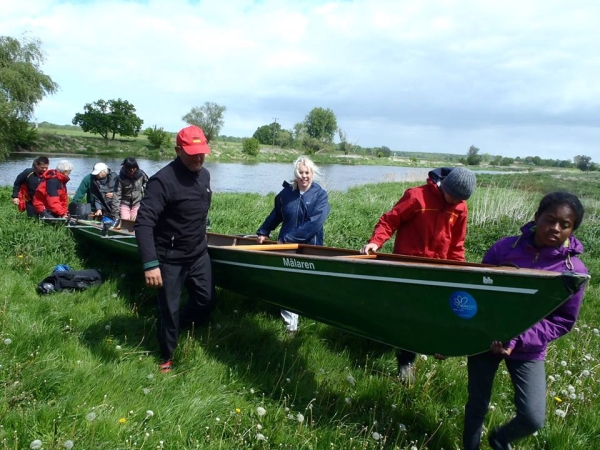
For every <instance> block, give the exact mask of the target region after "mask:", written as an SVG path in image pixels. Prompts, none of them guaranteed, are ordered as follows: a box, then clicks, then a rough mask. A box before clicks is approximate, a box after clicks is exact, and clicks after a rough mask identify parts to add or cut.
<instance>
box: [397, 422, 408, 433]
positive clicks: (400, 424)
mask: <svg viewBox="0 0 600 450" xmlns="http://www.w3.org/2000/svg"><path fill="white" fill-rule="evenodd" d="M398 429H399V430H400V431H401V432H405V431H406V425H404V424H403V423H399V424H398Z"/></svg>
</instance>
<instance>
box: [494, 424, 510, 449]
mask: <svg viewBox="0 0 600 450" xmlns="http://www.w3.org/2000/svg"><path fill="white" fill-rule="evenodd" d="M488 443H489V444H490V447H492V448H493V449H494V450H512V446H511V445H510V444H504V443H502V442H501V441H500V439H498V428H494V429H493V430H492V431H491V432H490V434H489V435H488Z"/></svg>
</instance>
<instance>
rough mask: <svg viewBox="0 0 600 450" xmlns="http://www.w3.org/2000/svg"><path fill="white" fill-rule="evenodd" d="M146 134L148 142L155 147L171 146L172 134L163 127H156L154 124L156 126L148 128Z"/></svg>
mask: <svg viewBox="0 0 600 450" xmlns="http://www.w3.org/2000/svg"><path fill="white" fill-rule="evenodd" d="M144 134H145V135H146V136H148V142H150V145H152V146H153V147H154V148H161V147H170V146H171V136H170V135H169V133H167V132H166V131H165V130H163V129H162V127H161V128H156V125H154V128H146V130H145V131H144Z"/></svg>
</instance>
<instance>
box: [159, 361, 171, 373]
mask: <svg viewBox="0 0 600 450" xmlns="http://www.w3.org/2000/svg"><path fill="white" fill-rule="evenodd" d="M158 368H159V369H160V373H169V372H170V371H171V370H173V361H171V360H168V361H167V362H164V363H162V364H160V365H159V366H158Z"/></svg>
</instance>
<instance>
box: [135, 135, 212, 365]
mask: <svg viewBox="0 0 600 450" xmlns="http://www.w3.org/2000/svg"><path fill="white" fill-rule="evenodd" d="M176 142H177V145H176V147H175V152H176V153H177V158H176V159H175V160H174V161H172V162H171V163H169V164H168V165H167V166H165V167H164V168H162V169H161V170H159V171H158V172H157V173H156V174H154V175H153V176H152V177H150V179H149V180H148V185H147V186H146V195H145V196H144V198H143V199H142V202H141V206H140V209H139V211H138V215H137V219H136V223H135V236H136V238H137V242H138V247H139V251H140V255H141V258H142V264H143V269H144V278H145V281H146V285H147V286H150V287H154V288H157V289H158V342H159V346H160V366H159V367H160V370H161V371H162V372H169V371H170V370H171V369H172V367H173V354H174V351H175V348H176V347H177V339H178V336H179V329H180V328H183V327H185V326H189V325H191V324H195V325H200V324H203V323H205V322H206V321H207V320H208V317H209V314H210V312H211V310H212V309H213V306H214V303H215V296H214V295H213V287H212V270H211V264H210V258H209V256H208V252H207V242H206V219H207V217H208V210H209V208H210V202H211V198H212V191H211V189H210V174H209V172H208V170H207V169H206V168H205V167H203V164H204V158H205V156H206V155H207V154H208V153H210V148H209V146H208V143H207V142H206V137H205V136H204V132H203V131H202V130H201V129H200V128H198V127H196V126H193V125H192V126H189V127H186V128H183V129H182V130H181V131H180V132H179V133H178V134H177V141H176ZM183 286H185V288H186V289H187V291H188V294H189V299H188V302H187V304H186V306H185V309H184V310H183V311H180V306H179V303H180V301H181V290H182V288H183Z"/></svg>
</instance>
